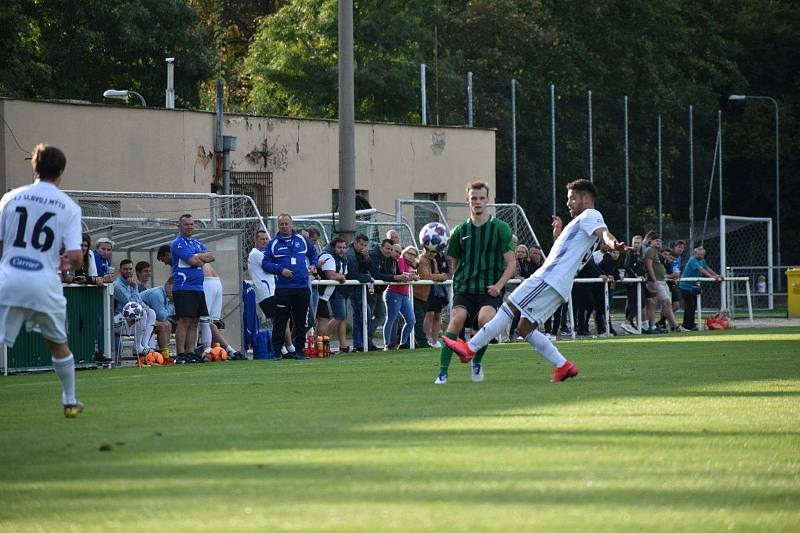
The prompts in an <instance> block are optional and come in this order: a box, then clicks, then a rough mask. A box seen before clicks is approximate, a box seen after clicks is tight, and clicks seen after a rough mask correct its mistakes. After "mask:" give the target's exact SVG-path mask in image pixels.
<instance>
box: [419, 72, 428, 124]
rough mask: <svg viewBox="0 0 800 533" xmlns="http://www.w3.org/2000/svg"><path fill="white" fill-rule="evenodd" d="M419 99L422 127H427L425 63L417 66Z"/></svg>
mask: <svg viewBox="0 0 800 533" xmlns="http://www.w3.org/2000/svg"><path fill="white" fill-rule="evenodd" d="M419 97H420V100H421V102H420V106H421V107H422V114H421V116H422V125H423V126H427V124H428V93H427V86H426V84H425V63H420V64H419Z"/></svg>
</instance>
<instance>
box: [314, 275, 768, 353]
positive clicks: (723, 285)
mask: <svg viewBox="0 0 800 533" xmlns="http://www.w3.org/2000/svg"><path fill="white" fill-rule="evenodd" d="M522 281H523V280H519V279H512V280H509V281H508V283H507V285H518V284H520V283H522ZM574 281H575V283H581V284H583V283H602V284H603V297H604V307H605V320H606V331H610V325H611V313H610V300H609V291H608V286H609V284H610V283H635V284H636V302H637V304H636V308H637V309H636V311H637V329H638V332H639V333H640V334H641V332H642V306H641V301H642V284H643V283H646V281H645V280H644V279H642V278H624V279H620V280H608V281H605V280H603V279H602V278H575V280H574ZM680 281H690V282H695V281H697V282H701V283H718V282H717V281H716V280H715V279H713V278H681V280H680ZM736 282H741V283H744V284H745V291H746V295H747V311H748V317H749V320H750V325H751V326H753V305H752V297H751V293H750V278H748V277H726V278H723V281H722V282H719V283H720V291H725V290H729V289H728V285H733V284H734V283H736ZM390 284H391V285H410V286H414V285H443V286H445V290H446V291H447V297H448V301H449V302H450V304H449V305H450V309H451V310H452V306H453V291H452V284H453V282H452V280H447V281H442V282H437V281H431V280H419V281H406V282H399V281H397V282H385V281H375V282H373V283H372V285H374V286H386V285H390ZM312 285H313V286H319V285H336V286H342V285H343V286H351V287H355V286H361V291H362V293H361V296H362V298H361V317H362V328H363V329H362V331H363V332H364V342H365V343H368V342H369V339H367V338H366V335H367V332H368V331H369V329H368V322H369V306H368V303H367V291H368V286H369V285H370V284H369V283H361V282H358V281H356V280H347V281H344V282H339V281H332V280H314V281H312ZM413 298H414V291H413V290H409V299H410V300H411V305H412V307H413V305H414V302H413ZM567 304H568V308H569V317H568V319H567V320H568V322H569V327H570V336H571V337H572V338H573V339H575V338H576V337H577V332H576V329H575V324H574V319H573V316H574V314H573V304H572V297H571V296H570V298H569V299H568V300H567ZM696 312H697V317H696V320H697V324H702V323H703V318H702V314H703V309H702V298H701V295H700V294H698V295H697V311H696ZM414 340H415V339H414V334H413V332H412V334H411V335H410V337H409V345H410V347H411V348H414Z"/></svg>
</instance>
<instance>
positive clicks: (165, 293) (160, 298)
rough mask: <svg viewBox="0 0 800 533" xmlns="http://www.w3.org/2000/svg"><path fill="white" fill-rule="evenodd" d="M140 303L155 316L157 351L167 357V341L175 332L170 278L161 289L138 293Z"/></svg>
mask: <svg viewBox="0 0 800 533" xmlns="http://www.w3.org/2000/svg"><path fill="white" fill-rule="evenodd" d="M139 296H141V298H142V301H143V302H144V303H145V305H147V306H148V307H149V308H150V309H152V310H153V311H154V312H155V314H156V320H155V324H154V327H155V330H156V332H157V333H156V338H157V340H158V351H160V352H161V355H163V356H164V357H169V339H170V335H171V334H172V333H174V332H175V326H176V324H177V321H176V319H175V304H174V303H173V300H172V276H170V277H169V278H168V279H167V281H166V282H164V286H163V287H153V288H152V289H147V290H145V291H142V292H141V293H139Z"/></svg>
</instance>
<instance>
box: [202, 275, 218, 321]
mask: <svg viewBox="0 0 800 533" xmlns="http://www.w3.org/2000/svg"><path fill="white" fill-rule="evenodd" d="M203 293H204V294H205V295H206V307H207V308H208V318H210V319H211V320H219V319H220V317H221V316H222V281H221V280H220V279H219V278H203Z"/></svg>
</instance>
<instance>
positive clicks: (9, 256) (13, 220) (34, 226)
mask: <svg viewBox="0 0 800 533" xmlns="http://www.w3.org/2000/svg"><path fill="white" fill-rule="evenodd" d="M32 156H33V157H32V159H31V165H32V166H33V174H34V178H35V181H34V182H33V184H32V185H25V186H23V187H19V188H17V189H14V190H13V191H10V192H8V193H6V194H5V195H4V196H3V198H2V199H0V249H2V258H0V344H5V345H6V346H8V347H9V348H11V347H13V346H14V342H15V341H16V340H17V335H19V331H20V329H21V328H22V324H23V323H25V326H26V328H27V329H28V330H29V331H30V330H31V329H33V328H34V327H38V329H39V331H41V333H42V336H43V337H44V340H45V342H46V343H47V347H48V348H49V349H50V352H51V354H52V356H53V368H54V369H55V371H56V374H57V375H58V379H59V380H60V381H61V391H62V392H61V397H62V403H63V404H64V416H66V417H67V418H75V417H76V416H78V415H79V414H80V413H81V411H83V403H81V402H79V401H78V400H77V398H76V397H75V360H74V358H73V357H72V352H71V351H70V349H69V345H68V344H67V327H66V322H67V312H66V308H67V301H66V299H65V298H64V292H63V289H62V288H61V279H60V278H59V276H58V268H59V266H60V264H61V247H62V246H63V247H64V249H65V250H66V252H65V255H66V257H67V259H68V260H69V263H70V264H71V266H72V268H73V269H77V268H78V267H80V265H81V264H82V262H83V255H82V253H81V210H80V208H79V207H78V205H77V204H76V203H75V202H73V201H72V200H71V199H70V198H69V196H67V195H66V194H64V193H63V192H62V191H61V190H60V189H59V188H58V186H59V185H60V184H61V176H62V175H63V174H64V168H65V167H66V165H67V159H66V157H65V156H64V153H63V152H62V151H61V150H59V149H58V148H55V147H53V146H47V145H45V144H40V145H38V146H36V148H34V149H33V154H32Z"/></svg>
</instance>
